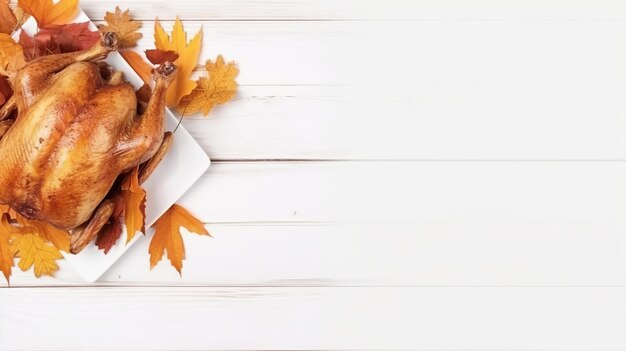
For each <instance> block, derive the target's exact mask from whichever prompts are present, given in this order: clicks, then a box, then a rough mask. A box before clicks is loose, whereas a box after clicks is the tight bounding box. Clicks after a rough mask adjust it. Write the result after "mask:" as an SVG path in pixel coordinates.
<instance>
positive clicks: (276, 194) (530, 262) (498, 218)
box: [13, 162, 626, 286]
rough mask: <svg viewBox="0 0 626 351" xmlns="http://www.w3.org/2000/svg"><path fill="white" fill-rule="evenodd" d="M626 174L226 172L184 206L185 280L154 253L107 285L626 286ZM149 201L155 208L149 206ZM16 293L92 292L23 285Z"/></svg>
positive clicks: (390, 166)
mask: <svg viewBox="0 0 626 351" xmlns="http://www.w3.org/2000/svg"><path fill="white" fill-rule="evenodd" d="M623 179H626V164H624V163H616V162H559V163H554V162H430V163H425V162H416V163H390V162H362V163H355V162H322V163H310V162H300V163H299V162H294V163H266V162H261V163H218V164H215V165H214V166H213V167H212V168H211V171H210V172H209V173H208V174H207V175H206V176H205V177H203V178H202V179H201V180H200V181H199V182H198V184H197V185H196V186H195V187H194V188H193V189H192V190H191V191H190V192H189V193H188V194H186V195H185V197H184V198H183V199H181V201H180V203H181V204H182V205H183V206H185V207H186V208H188V209H190V210H191V211H192V212H193V213H195V214H196V215H197V216H198V217H199V218H201V219H202V220H203V221H205V222H206V223H208V225H207V228H208V229H209V230H210V231H211V232H212V233H213V234H214V236H215V238H214V239H210V238H205V237H196V236H193V235H185V240H186V242H187V248H188V257H189V260H188V261H185V267H186V268H185V273H184V275H183V279H180V277H179V276H178V275H177V273H176V272H175V271H174V270H173V269H171V267H169V266H168V264H167V262H163V263H162V264H161V265H160V266H159V267H158V268H157V269H155V271H154V272H152V273H150V272H149V267H148V256H147V251H148V250H147V247H148V240H146V239H144V238H141V240H140V241H139V242H138V243H137V244H136V246H135V247H133V248H131V249H130V250H129V252H128V254H127V255H126V256H125V257H124V258H123V259H122V260H120V261H119V263H118V264H116V265H115V266H114V268H113V269H112V271H110V272H109V273H107V274H106V275H105V277H104V278H103V279H102V280H101V281H100V282H99V283H98V284H101V285H129V284H130V285H134V284H137V285H159V284H171V285H188V284H189V285H201V286H219V285H271V286H300V285H305V286H309V285H325V286H353V285H359V286H372V285H373V286H378V285H418V286H433V285H434V286H511V285H514V286H594V285H602V286H624V285H626V265H625V264H624V262H626V256H625V253H626V247H625V245H626V244H625V243H626V240H624V238H625V237H624V236H625V235H626V234H625V233H626V222H625V221H624V213H626V185H625V184H624V182H623ZM148 196H149V195H148ZM13 284H14V285H15V286H32V285H39V284H46V285H48V284H50V285H68V284H69V285H82V284H83V283H82V282H81V281H80V279H79V278H78V277H77V276H76V274H75V273H74V272H73V270H72V268H71V267H69V266H68V265H66V264H63V266H62V269H61V272H60V273H59V275H58V279H54V280H52V279H43V280H35V279H33V278H32V276H31V273H16V276H15V278H14V280H13Z"/></svg>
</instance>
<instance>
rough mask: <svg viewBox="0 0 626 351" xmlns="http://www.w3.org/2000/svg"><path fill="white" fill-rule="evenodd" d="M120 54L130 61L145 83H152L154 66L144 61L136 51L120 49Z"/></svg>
mask: <svg viewBox="0 0 626 351" xmlns="http://www.w3.org/2000/svg"><path fill="white" fill-rule="evenodd" d="M120 54H121V55H122V57H123V58H124V60H126V62H128V64H129V65H130V67H132V68H133V70H134V71H135V72H137V74H138V75H139V77H141V80H143V82H144V83H146V84H150V81H151V80H152V66H150V65H149V64H148V63H147V62H146V61H144V59H143V58H141V56H139V54H138V53H136V52H134V51H120Z"/></svg>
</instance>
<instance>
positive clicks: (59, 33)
mask: <svg viewBox="0 0 626 351" xmlns="http://www.w3.org/2000/svg"><path fill="white" fill-rule="evenodd" d="M35 39H36V40H37V41H39V42H40V43H42V44H45V43H49V42H55V43H56V44H58V46H59V48H60V49H61V52H74V51H79V50H85V49H88V48H90V47H92V46H93V45H94V44H95V43H97V42H98V40H100V32H98V31H91V30H89V22H83V23H70V24H64V25H60V26H57V25H51V26H47V27H44V28H42V29H40V30H39V32H38V33H37V34H36V35H35Z"/></svg>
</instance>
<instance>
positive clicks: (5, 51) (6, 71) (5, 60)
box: [0, 33, 26, 77]
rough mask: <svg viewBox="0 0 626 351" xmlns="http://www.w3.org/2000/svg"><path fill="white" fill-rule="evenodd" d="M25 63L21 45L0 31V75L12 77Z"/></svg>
mask: <svg viewBox="0 0 626 351" xmlns="http://www.w3.org/2000/svg"><path fill="white" fill-rule="evenodd" d="M25 64H26V60H25V59H24V50H23V49H22V46H21V45H19V44H17V43H16V42H15V41H14V40H13V38H11V37H10V36H9V35H8V34H5V33H0V75H3V76H7V77H12V76H14V75H15V74H16V73H17V71H18V70H19V69H20V68H22V67H23V66H24V65H25Z"/></svg>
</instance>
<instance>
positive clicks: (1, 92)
mask: <svg viewBox="0 0 626 351" xmlns="http://www.w3.org/2000/svg"><path fill="white" fill-rule="evenodd" d="M11 95H13V89H11V84H9V79H8V78H7V77H5V76H0V106H2V105H4V103H5V102H6V100H8V99H9V98H10V97H11Z"/></svg>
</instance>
